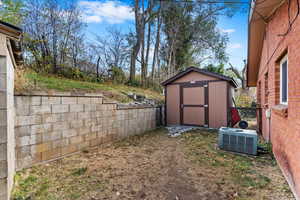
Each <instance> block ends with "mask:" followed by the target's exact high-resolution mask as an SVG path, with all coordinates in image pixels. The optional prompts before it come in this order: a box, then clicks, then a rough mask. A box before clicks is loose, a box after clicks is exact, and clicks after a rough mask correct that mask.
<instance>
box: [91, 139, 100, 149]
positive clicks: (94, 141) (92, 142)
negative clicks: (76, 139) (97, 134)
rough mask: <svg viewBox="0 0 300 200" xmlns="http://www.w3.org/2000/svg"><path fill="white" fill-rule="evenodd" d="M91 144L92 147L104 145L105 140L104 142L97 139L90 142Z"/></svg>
mask: <svg viewBox="0 0 300 200" xmlns="http://www.w3.org/2000/svg"><path fill="white" fill-rule="evenodd" d="M89 143H90V147H94V146H97V145H100V144H102V143H103V140H102V138H96V139H93V140H89Z"/></svg>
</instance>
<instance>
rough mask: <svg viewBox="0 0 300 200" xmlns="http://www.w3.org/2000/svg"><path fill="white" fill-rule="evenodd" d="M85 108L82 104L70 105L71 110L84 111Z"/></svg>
mask: <svg viewBox="0 0 300 200" xmlns="http://www.w3.org/2000/svg"><path fill="white" fill-rule="evenodd" d="M83 110H84V109H83V105H82V104H74V105H70V112H83Z"/></svg>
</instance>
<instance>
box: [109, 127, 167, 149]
mask: <svg viewBox="0 0 300 200" xmlns="http://www.w3.org/2000/svg"><path fill="white" fill-rule="evenodd" d="M165 131H166V130H165V129H164V128H159V129H156V130H155V131H153V130H151V131H146V132H145V133H143V134H139V135H133V136H130V137H128V138H125V139H123V140H121V141H118V142H115V143H113V146H114V147H115V148H121V147H129V146H139V145H141V144H142V143H143V142H144V141H146V140H148V139H149V138H151V137H155V136H157V135H161V134H162V133H165Z"/></svg>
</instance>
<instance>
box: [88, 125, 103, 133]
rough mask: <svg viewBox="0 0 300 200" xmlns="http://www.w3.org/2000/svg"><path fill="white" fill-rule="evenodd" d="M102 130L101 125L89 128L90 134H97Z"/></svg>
mask: <svg viewBox="0 0 300 200" xmlns="http://www.w3.org/2000/svg"><path fill="white" fill-rule="evenodd" d="M101 129H102V126H101V125H96V126H92V127H91V131H92V132H98V131H100V130H101Z"/></svg>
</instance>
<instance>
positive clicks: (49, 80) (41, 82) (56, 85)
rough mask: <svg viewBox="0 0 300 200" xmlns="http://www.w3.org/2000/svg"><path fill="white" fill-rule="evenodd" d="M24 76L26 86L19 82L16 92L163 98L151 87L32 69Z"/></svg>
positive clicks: (121, 98) (115, 98)
mask: <svg viewBox="0 0 300 200" xmlns="http://www.w3.org/2000/svg"><path fill="white" fill-rule="evenodd" d="M24 77H25V79H26V80H27V82H28V84H27V86H26V87H27V88H26V87H25V86H23V83H22V82H21V83H19V84H21V85H17V86H16V87H17V88H19V89H18V90H19V91H18V92H22V91H27V90H57V91H80V92H81V91H84V92H100V93H101V92H102V93H104V95H107V97H108V98H110V99H113V100H116V101H119V102H130V101H131V99H130V98H128V97H127V94H128V93H130V92H131V93H136V94H140V95H144V96H146V97H147V98H151V99H156V100H158V101H162V100H163V96H162V95H161V94H160V93H159V92H156V91H153V90H151V89H143V88H138V87H131V86H127V85H124V84H112V83H95V82H87V81H76V80H71V79H66V78H61V77H57V76H50V75H49V76H48V75H42V74H38V73H36V72H33V71H26V72H25V75H24ZM16 83H17V84H18V81H16Z"/></svg>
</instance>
